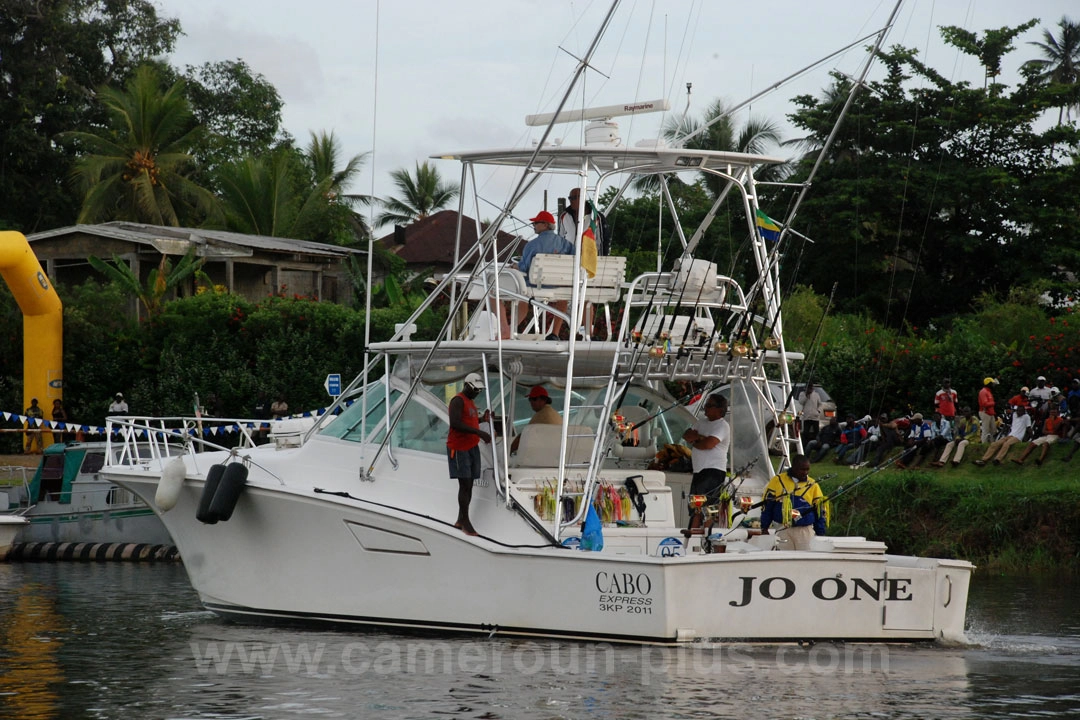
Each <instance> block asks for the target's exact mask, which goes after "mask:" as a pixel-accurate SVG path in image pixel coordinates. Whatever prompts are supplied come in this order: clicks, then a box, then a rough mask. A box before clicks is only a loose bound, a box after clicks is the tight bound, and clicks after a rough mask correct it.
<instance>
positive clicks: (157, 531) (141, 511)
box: [16, 503, 172, 545]
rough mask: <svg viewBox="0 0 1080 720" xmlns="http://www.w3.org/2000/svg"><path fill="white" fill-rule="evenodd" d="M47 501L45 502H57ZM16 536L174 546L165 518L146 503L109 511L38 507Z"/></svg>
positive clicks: (52, 540) (23, 540)
mask: <svg viewBox="0 0 1080 720" xmlns="http://www.w3.org/2000/svg"><path fill="white" fill-rule="evenodd" d="M55 504H56V503H47V504H44V505H55ZM26 518H27V520H29V523H27V524H26V525H25V526H24V527H23V528H22V529H21V530H20V531H19V533H18V535H17V536H16V542H19V543H138V544H148V545H171V544H172V538H171V537H170V536H169V532H168V531H167V530H166V529H165V526H164V525H163V524H162V523H161V520H159V519H158V517H157V516H156V515H155V514H154V512H153V511H152V510H151V509H150V508H148V507H147V506H146V505H144V504H143V503H139V504H138V505H132V506H131V507H118V508H113V509H109V510H99V509H86V510H76V511H72V510H71V508H70V507H64V508H63V509H60V508H58V509H56V510H50V509H49V508H48V507H43V506H40V505H39V506H36V507H34V508H32V509H31V510H30V511H29V512H28V513H27V515H26Z"/></svg>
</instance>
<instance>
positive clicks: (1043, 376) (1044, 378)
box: [1035, 375, 1046, 382]
mask: <svg viewBox="0 0 1080 720" xmlns="http://www.w3.org/2000/svg"><path fill="white" fill-rule="evenodd" d="M1040 380H1041V381H1043V382H1046V376H1045V375H1040V376H1039V377H1037V378H1035V382H1039V381H1040Z"/></svg>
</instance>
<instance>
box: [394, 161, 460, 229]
mask: <svg viewBox="0 0 1080 720" xmlns="http://www.w3.org/2000/svg"><path fill="white" fill-rule="evenodd" d="M390 177H391V178H393V180H394V184H395V185H397V187H398V189H399V190H400V191H401V193H402V196H403V197H402V198H396V197H391V198H387V199H386V200H383V201H382V207H383V212H382V213H380V214H379V216H378V217H376V218H375V224H376V225H385V224H387V223H393V224H395V225H408V224H410V223H414V222H416V221H417V220H423V219H424V218H426V217H427V216H428V215H430V214H432V213H433V212H436V211H437V210H441V209H443V208H444V207H446V206H447V205H448V204H449V203H450V202H451V201H452V200H453V199H454V198H456V197H457V196H458V192H460V188H459V187H458V186H457V183H448V182H443V180H442V178H440V177H439V171H438V169H437V168H436V167H435V166H434V165H430V164H429V163H428V162H427V161H426V160H425V161H424V162H422V163H417V164H416V175H415V177H414V176H413V175H410V174H409V171H408V170H406V169H405V168H398V169H397V170H394V171H393V172H392V173H390Z"/></svg>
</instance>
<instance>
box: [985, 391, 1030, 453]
mask: <svg viewBox="0 0 1080 720" xmlns="http://www.w3.org/2000/svg"><path fill="white" fill-rule="evenodd" d="M1030 429H1031V416H1030V415H1028V413H1027V410H1025V409H1024V406H1023V405H1017V406H1016V408H1015V409H1014V410H1013V419H1012V425H1010V426H1009V434H1008V435H1006V436H1005V437H1003V438H1001V439H1000V440H995V441H994V442H992V443H990V447H988V448H986V452H985V453H983V456H982V458H981V459H979V460H975V461H974V463H975V464H976V465H978V466H979V467H982V466H983V465H985V464H986V461H987V460H989V459H990V458H991V457H993V458H994V464H995V465H1000V464H1001V461H1002V460H1004V459H1005V456H1006V455H1008V454H1009V448H1011V447H1012V446H1013V445H1015V444H1016V443H1018V442H1023V441H1024V436H1025V435H1027V432H1028V430H1030ZM995 453H997V454H996V455H995Z"/></svg>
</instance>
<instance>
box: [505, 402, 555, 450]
mask: <svg viewBox="0 0 1080 720" xmlns="http://www.w3.org/2000/svg"><path fill="white" fill-rule="evenodd" d="M527 397H528V398H529V405H530V406H531V407H532V410H533V416H532V418H530V419H529V424H530V425H562V416H561V415H559V413H557V412H556V411H555V408H553V407H551V396H550V395H548V391H547V390H546V389H545V388H544V386H543V385H534V386H533V388H532V390H530V391H529V394H528V395H527ZM520 441H521V436H520V435H518V436H517V437H516V438H514V442H513V443H511V444H510V452H517V449H518V443H519V442H520Z"/></svg>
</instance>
